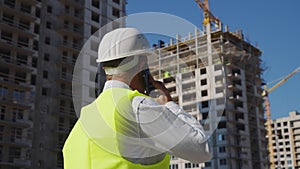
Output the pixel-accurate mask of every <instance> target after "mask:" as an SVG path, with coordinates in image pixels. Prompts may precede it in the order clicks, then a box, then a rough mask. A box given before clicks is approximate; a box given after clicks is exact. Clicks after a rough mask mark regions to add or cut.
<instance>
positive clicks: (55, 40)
mask: <svg viewBox="0 0 300 169" xmlns="http://www.w3.org/2000/svg"><path fill="white" fill-rule="evenodd" d="M0 5H1V6H0V19H1V23H0V24H1V27H0V35H1V39H0V44H1V45H0V56H1V57H0V64H1V67H0V108H1V109H0V110H1V114H0V168H3V169H12V168H14V169H15V168H16V169H17V168H30V169H37V168H39V169H40V168H45V169H53V168H63V158H62V153H61V149H62V146H63V144H64V141H65V139H66V137H67V136H68V134H69V131H70V130H71V128H72V127H73V125H74V122H75V121H76V120H77V117H76V114H75V113H74V107H73V100H72V88H71V86H72V73H73V67H74V65H75V62H76V59H77V56H78V55H79V53H80V50H81V48H82V46H83V44H84V43H85V41H86V40H87V39H88V38H89V37H90V36H91V35H92V34H94V33H95V32H96V31H97V30H98V29H99V28H100V27H101V26H103V25H105V24H107V23H108V22H110V21H113V20H115V19H117V18H119V17H122V16H125V5H126V1H125V0H52V1H47V0H0ZM119 26H121V25H120V24H117V23H116V24H112V26H111V27H110V28H108V29H114V28H117V27H119ZM97 43H99V42H96V44H94V45H92V44H91V49H93V50H97V48H96V49H95V46H97ZM86 59H88V61H89V62H88V65H89V66H91V67H95V66H96V64H95V62H94V61H95V60H96V56H89V57H88V58H86Z"/></svg>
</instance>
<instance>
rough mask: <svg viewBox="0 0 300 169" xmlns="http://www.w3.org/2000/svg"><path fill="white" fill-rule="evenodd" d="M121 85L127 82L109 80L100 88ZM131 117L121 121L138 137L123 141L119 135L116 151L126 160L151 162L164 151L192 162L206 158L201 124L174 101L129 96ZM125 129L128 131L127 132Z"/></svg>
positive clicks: (154, 161)
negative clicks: (133, 139) (160, 102)
mask: <svg viewBox="0 0 300 169" xmlns="http://www.w3.org/2000/svg"><path fill="white" fill-rule="evenodd" d="M110 88H125V89H130V90H132V89H131V88H130V87H129V86H128V85H127V84H125V83H123V82H121V81H117V80H110V81H107V82H106V83H105V86H104V90H107V89H110ZM129 116H133V117H134V119H135V121H130V120H128V121H126V122H121V123H124V124H118V125H122V126H123V127H124V126H125V128H128V129H130V132H128V131H129V130H127V133H126V134H127V136H130V137H135V138H137V137H138V138H140V139H139V141H135V142H133V141H124V139H122V138H120V139H119V140H118V142H119V143H118V144H119V145H120V153H121V154H122V155H123V157H124V158H126V159H127V160H129V161H131V162H134V163H140V164H144V165H146V164H154V163H157V162H159V161H161V160H162V159H163V158H164V153H169V154H171V155H174V156H177V157H180V158H183V159H185V160H188V161H191V162H193V163H202V162H205V161H208V160H210V158H211V155H210V153H209V149H208V144H207V139H208V138H207V136H205V134H204V130H203V128H202V126H201V124H200V123H199V122H198V121H197V120H196V119H195V118H194V117H193V116H192V115H190V114H188V113H186V112H185V111H184V110H183V109H182V108H180V107H179V105H177V104H176V103H175V102H173V101H170V102H168V103H166V104H164V105H161V104H159V103H157V102H156V101H155V100H154V99H153V98H150V97H143V96H136V97H134V98H133V100H132V112H130V113H129ZM128 133H129V134H128Z"/></svg>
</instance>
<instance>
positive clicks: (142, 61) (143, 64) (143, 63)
mask: <svg viewBox="0 0 300 169" xmlns="http://www.w3.org/2000/svg"><path fill="white" fill-rule="evenodd" d="M139 62H140V63H139V65H138V66H139V71H142V70H145V69H146V68H148V63H147V59H143V57H141V58H140V61H139Z"/></svg>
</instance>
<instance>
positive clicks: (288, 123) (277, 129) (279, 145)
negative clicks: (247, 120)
mask: <svg viewBox="0 0 300 169" xmlns="http://www.w3.org/2000/svg"><path fill="white" fill-rule="evenodd" d="M271 125H272V145H273V150H274V154H273V157H274V160H275V167H276V168H288V169H296V168H300V114H299V112H297V111H293V112H290V113H289V116H287V117H282V118H277V119H275V120H272V121H271Z"/></svg>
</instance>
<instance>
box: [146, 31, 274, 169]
mask: <svg viewBox="0 0 300 169" xmlns="http://www.w3.org/2000/svg"><path fill="white" fill-rule="evenodd" d="M158 47H159V48H158V49H157V50H156V53H157V54H158V60H156V61H155V62H154V63H153V64H152V65H151V66H150V68H151V73H152V74H153V75H154V77H155V78H156V79H159V80H161V81H163V82H164V83H165V84H166V87H167V88H168V90H169V91H170V93H171V96H172V97H173V99H174V100H175V101H176V102H178V103H179V105H180V106H181V107H182V108H183V109H184V110H185V111H186V112H188V113H190V114H192V115H193V116H195V117H196V118H197V119H198V120H199V121H200V122H201V123H202V124H204V129H205V130H207V131H211V130H214V129H215V128H216V130H215V131H214V133H213V135H212V137H211V138H210V149H211V152H212V156H213V157H212V159H211V161H209V162H206V163H205V164H192V163H190V162H188V161H185V160H182V159H179V158H177V157H172V161H171V166H170V168H171V169H184V168H214V169H217V168H222V169H225V168H228V169H231V168H236V169H238V168H247V169H251V168H253V169H259V168H266V167H267V166H268V165H269V164H268V153H267V140H266V138H265V135H266V132H265V127H264V123H265V119H264V110H263V104H262V103H263V101H262V97H261V93H262V89H261V83H262V78H261V72H262V69H261V67H260V65H261V64H260V63H261V59H260V57H261V51H260V50H259V49H258V48H257V47H255V46H253V45H251V44H250V43H249V42H246V41H245V40H244V37H243V34H242V32H241V31H237V32H230V31H228V28H227V29H225V30H224V29H223V28H222V26H220V27H219V28H217V29H215V30H213V31H212V32H210V28H209V29H207V31H206V32H200V31H198V30H196V31H195V32H194V34H189V35H188V36H187V37H185V38H181V37H180V36H177V37H176V38H174V39H171V40H170V42H169V43H168V44H164V43H160V45H158ZM216 119H219V120H220V121H219V123H215V120H216ZM214 125H217V126H214Z"/></svg>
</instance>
